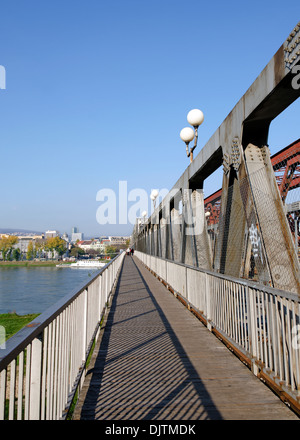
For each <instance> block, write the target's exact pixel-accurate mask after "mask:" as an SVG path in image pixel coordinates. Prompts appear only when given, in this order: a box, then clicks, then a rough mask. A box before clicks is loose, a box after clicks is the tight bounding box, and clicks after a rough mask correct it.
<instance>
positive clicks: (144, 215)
mask: <svg viewBox="0 0 300 440" xmlns="http://www.w3.org/2000/svg"><path fill="white" fill-rule="evenodd" d="M146 215H147V211H143V212H142V217H143V219H144V226H145V223H146Z"/></svg>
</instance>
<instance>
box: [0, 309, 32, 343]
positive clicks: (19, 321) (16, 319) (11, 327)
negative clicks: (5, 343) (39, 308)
mask: <svg viewBox="0 0 300 440" xmlns="http://www.w3.org/2000/svg"><path fill="white" fill-rule="evenodd" d="M37 316H39V313H37V314H33V313H32V314H29V315H18V314H17V313H3V314H2V315H0V326H2V327H4V329H5V340H7V339H8V338H10V337H11V336H13V335H14V334H15V333H17V332H18V331H19V330H21V329H22V328H23V327H25V325H27V324H29V323H30V322H31V321H33V320H34V319H35V318H36V317H37Z"/></svg>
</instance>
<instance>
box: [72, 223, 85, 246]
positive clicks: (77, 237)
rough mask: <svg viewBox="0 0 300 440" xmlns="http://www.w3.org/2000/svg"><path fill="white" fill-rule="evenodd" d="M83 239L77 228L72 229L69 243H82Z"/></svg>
mask: <svg viewBox="0 0 300 440" xmlns="http://www.w3.org/2000/svg"><path fill="white" fill-rule="evenodd" d="M83 239H84V237H83V233H82V232H79V231H78V228H76V227H74V228H72V234H71V243H76V241H77V240H79V241H82V240H83Z"/></svg>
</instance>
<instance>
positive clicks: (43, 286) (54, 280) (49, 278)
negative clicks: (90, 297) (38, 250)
mask: <svg viewBox="0 0 300 440" xmlns="http://www.w3.org/2000/svg"><path fill="white" fill-rule="evenodd" d="M98 270H99V269H71V268H62V269H61V268H57V267H1V268H0V314H1V313H11V312H16V313H18V314H19V315H25V314H27V313H42V312H44V311H45V310H46V309H47V308H48V307H50V306H52V305H53V304H55V303H56V302H57V301H58V300H59V299H61V298H62V297H63V296H65V295H67V294H68V293H70V292H73V291H74V290H79V289H80V288H81V287H82V286H83V285H84V284H85V283H87V282H89V280H90V279H91V277H93V276H94V275H95V274H96V273H97V271H98Z"/></svg>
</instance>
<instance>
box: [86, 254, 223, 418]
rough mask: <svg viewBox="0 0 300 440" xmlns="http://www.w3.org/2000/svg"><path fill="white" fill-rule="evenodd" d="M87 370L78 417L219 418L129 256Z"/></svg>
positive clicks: (149, 289) (182, 349) (163, 314)
mask: <svg viewBox="0 0 300 440" xmlns="http://www.w3.org/2000/svg"><path fill="white" fill-rule="evenodd" d="M163 289H164V288H163ZM165 295H166V294H165ZM166 297H167V298H166V299H168V300H170V299H171V300H173V299H174V298H173V297H171V295H166ZM167 302H169V301H167ZM171 302H172V301H171ZM174 304H175V305H176V306H178V305H179V304H177V301H176V300H175V299H174ZM179 319H180V317H179ZM88 374H89V375H91V377H90V379H89V381H88V385H87V387H88V389H87V391H86V394H85V399H84V402H83V405H82V408H81V414H80V416H79V418H81V419H105V420H110V419H111V420H117V419H122V420H155V419H158V420H159V419H163V420H170V419H173V420H176V419H181V420H184V419H221V418H222V417H221V415H220V413H219V412H218V410H217V408H216V407H215V406H214V403H213V401H212V400H211V398H210V395H209V393H208V392H207V390H206V388H205V386H204V384H203V383H202V381H201V378H200V377H199V376H198V374H197V372H196V370H195V369H194V367H193V365H192V363H191V362H190V360H189V358H188V356H187V354H186V352H185V350H184V348H183V346H182V345H181V343H180V342H179V340H178V338H177V336H176V334H175V332H174V331H173V330H172V327H171V325H170V323H169V321H168V319H167V318H166V315H165V313H164V312H163V310H162V308H161V306H160V305H159V303H158V301H157V300H156V298H155V295H154V293H153V292H152V289H151V288H150V287H149V285H148V284H147V282H146V280H145V278H144V277H143V275H142V274H141V272H140V270H139V268H138V267H137V265H136V264H135V262H134V260H133V258H131V257H129V258H125V262H124V266H123V269H122V272H121V276H120V279H119V284H118V287H117V291H116V294H115V296H114V299H113V302H112V305H111V310H110V313H109V316H108V320H107V323H106V326H105V331H104V334H103V337H102V340H101V344H100V347H99V351H98V353H97V357H96V359H95V363H94V366H92V369H91V370H90V371H89V372H88Z"/></svg>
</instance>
